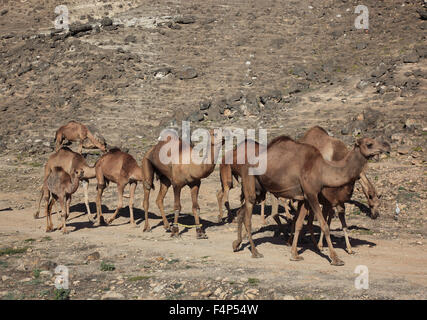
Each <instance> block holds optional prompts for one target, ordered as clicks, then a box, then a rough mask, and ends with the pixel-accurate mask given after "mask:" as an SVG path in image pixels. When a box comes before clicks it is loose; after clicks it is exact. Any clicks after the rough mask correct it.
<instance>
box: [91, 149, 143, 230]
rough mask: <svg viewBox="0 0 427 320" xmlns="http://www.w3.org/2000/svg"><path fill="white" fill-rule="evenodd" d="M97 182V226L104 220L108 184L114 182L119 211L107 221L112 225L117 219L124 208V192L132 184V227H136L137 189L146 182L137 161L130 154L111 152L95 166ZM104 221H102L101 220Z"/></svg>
mask: <svg viewBox="0 0 427 320" xmlns="http://www.w3.org/2000/svg"><path fill="white" fill-rule="evenodd" d="M95 172H96V180H97V189H98V192H97V196H96V214H97V220H96V222H95V226H99V225H100V224H101V221H103V220H104V217H103V215H102V206H101V198H102V193H103V191H104V189H105V188H106V186H107V183H108V182H110V181H112V182H114V183H116V184H117V192H118V195H119V201H118V204H117V209H116V211H114V214H113V215H112V217H111V218H110V219H108V220H107V223H108V224H111V223H112V222H113V220H114V219H115V218H116V216H117V214H118V212H119V210H120V209H121V208H122V206H123V192H124V190H125V187H126V185H127V184H130V191H129V212H130V223H131V225H132V227H136V223H135V219H134V216H133V200H134V196H135V189H136V186H137V183H138V181H144V175H143V172H142V169H141V167H139V166H138V163H137V162H136V160H135V159H134V158H133V157H132V156H131V155H130V154H128V153H125V152H122V151H120V150H118V149H114V150H110V151H109V152H108V153H106V154H104V155H103V156H102V157H101V158H99V159H98V161H97V162H96V164H95ZM101 219H102V220H101Z"/></svg>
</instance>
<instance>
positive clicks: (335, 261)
mask: <svg viewBox="0 0 427 320" xmlns="http://www.w3.org/2000/svg"><path fill="white" fill-rule="evenodd" d="M331 265H333V266H343V265H344V261H342V260H341V259H340V258H335V259H333V260H332V262H331Z"/></svg>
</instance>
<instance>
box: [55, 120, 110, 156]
mask: <svg viewBox="0 0 427 320" xmlns="http://www.w3.org/2000/svg"><path fill="white" fill-rule="evenodd" d="M65 139H67V140H68V141H79V153H82V147H83V143H84V141H85V140H86V139H89V140H90V141H91V142H92V144H93V145H94V146H96V147H97V148H99V149H101V150H102V151H103V152H106V151H107V148H106V143H105V141H103V142H100V141H98V140H97V139H96V138H95V137H94V135H93V134H92V133H91V132H90V131H89V129H88V128H87V127H86V126H85V125H84V124H82V123H79V122H76V121H70V122H68V123H67V124H66V125H64V126H62V127H60V128H59V129H58V130H57V131H56V133H55V150H56V151H58V150H59V148H60V147H61V145H62V142H63V141H64V140H65ZM85 143H86V142H85Z"/></svg>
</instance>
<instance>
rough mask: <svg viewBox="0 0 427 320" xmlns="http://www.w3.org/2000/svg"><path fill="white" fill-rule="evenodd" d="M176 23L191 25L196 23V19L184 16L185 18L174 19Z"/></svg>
mask: <svg viewBox="0 0 427 320" xmlns="http://www.w3.org/2000/svg"><path fill="white" fill-rule="evenodd" d="M174 22H175V23H179V24H190V23H194V22H196V19H195V18H194V17H193V16H183V17H176V18H175V19H174Z"/></svg>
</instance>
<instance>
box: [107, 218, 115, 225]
mask: <svg viewBox="0 0 427 320" xmlns="http://www.w3.org/2000/svg"><path fill="white" fill-rule="evenodd" d="M113 221H114V220H113V219H111V218H110V219H107V220H106V221H105V223H106V224H108V225H109V224H112V223H113Z"/></svg>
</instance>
